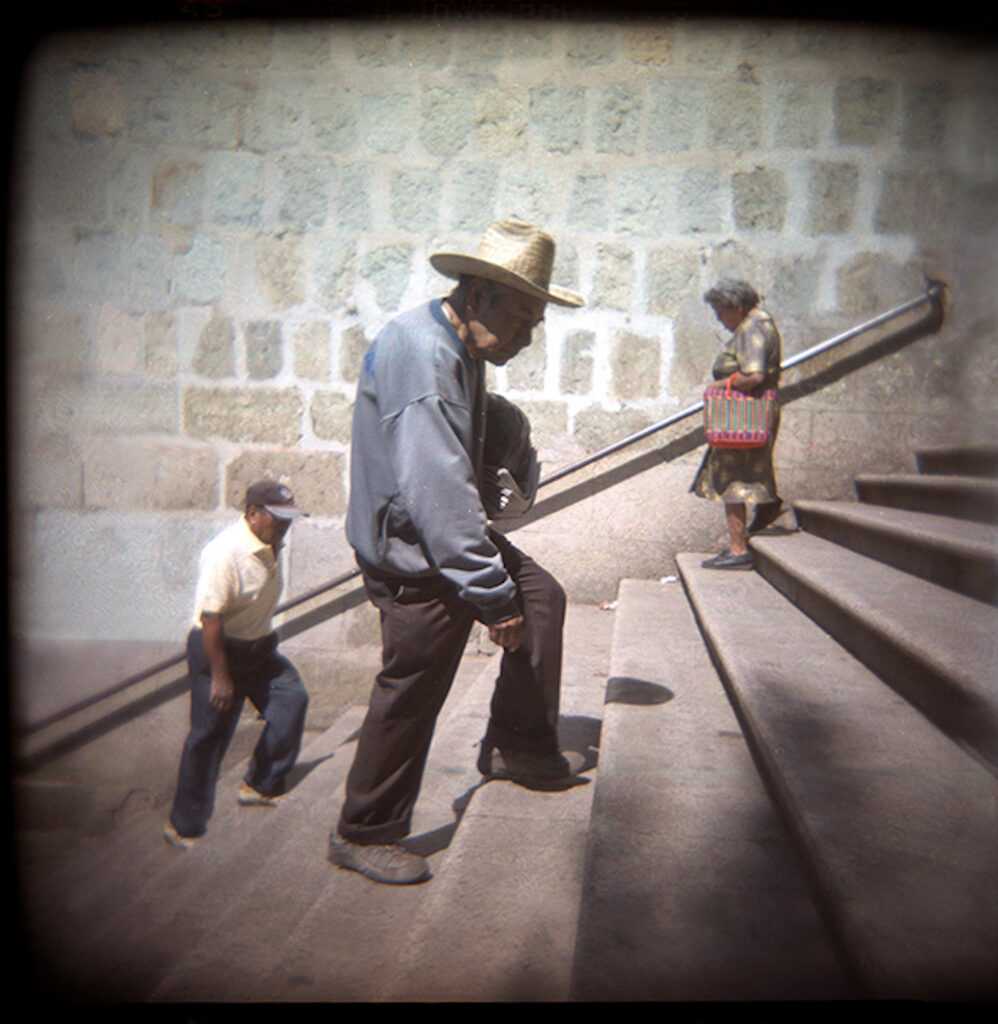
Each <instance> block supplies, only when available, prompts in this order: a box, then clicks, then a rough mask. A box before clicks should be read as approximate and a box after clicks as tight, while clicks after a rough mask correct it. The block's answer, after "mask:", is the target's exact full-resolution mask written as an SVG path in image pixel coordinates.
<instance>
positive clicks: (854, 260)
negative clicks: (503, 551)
mask: <svg viewBox="0 0 998 1024" xmlns="http://www.w3.org/2000/svg"><path fill="white" fill-rule="evenodd" d="M538 11H541V12H542V13H543V9H542V8H538ZM548 13H550V14H551V15H552V16H542V17H530V16H524V17H520V18H511V19H505V20H501V19H480V18H475V17H471V16H463V17H462V16H457V15H455V14H454V13H453V10H452V9H450V8H441V9H440V10H439V11H436V12H435V14H434V12H432V11H431V12H430V16H427V17H424V18H417V19H409V20H392V19H387V18H383V19H371V20H368V21H355V22H350V21H341V20H335V21H334V20H328V21H327V20H321V19H320V20H308V21H305V20H302V21H292V20H287V21H276V22H254V21H246V20H240V19H226V18H224V17H222V18H219V19H216V20H214V21H205V20H201V21H198V22H196V23H191V24H185V23H175V24H160V25H133V26H129V27H122V28H110V27H109V28H105V29H92V30H88V31H78V32H69V33H62V34H57V35H53V36H51V37H50V38H48V39H46V40H45V41H44V43H43V45H42V46H40V47H39V49H38V50H37V52H36V53H35V54H34V56H33V59H32V60H31V61H30V62H29V64H28V66H27V69H26V75H25V79H24V83H23V90H22V96H21V100H22V102H21V106H20V114H19V119H18V124H17V137H16V149H15V165H14V166H15V171H16V180H15V183H14V190H13V193H12V195H13V213H14V222H13V230H12V235H11V240H12V250H11V251H12V255H13V268H12V270H13V273H12V280H11V286H12V287H11V302H10V318H9V324H10V334H11V339H12V344H11V345H10V351H11V354H12V357H13V359H12V367H11V369H12V374H13V377H12V380H13V382H14V390H15V396H16V401H15V408H14V411H13V416H12V419H13V421H14V422H13V427H14V432H13V434H12V438H13V441H12V446H11V451H12V472H13V480H14V482H15V487H14V490H13V492H12V494H13V499H14V510H15V512H16V515H15V517H14V533H13V537H14V540H15V543H14V545H13V550H14V555H15V558H14V565H13V569H14V592H15V595H16V602H15V609H16V614H17V620H16V626H17V629H18V632H19V633H20V634H21V635H22V636H26V637H30V638H36V639H37V638H46V637H49V638H72V637H76V638H88V639H108V640H111V639H116V640H120V639H134V640H142V641H162V640H169V639H171V638H175V637H176V638H179V637H180V636H182V634H183V631H184V629H185V628H186V622H187V617H188V615H189V605H190V600H191V595H192V593H193V582H194V576H195V566H196V557H197V552H198V549H199V547H200V545H201V544H202V543H203V542H204V540H206V539H207V537H209V536H210V535H211V533H212V532H214V531H215V530H216V529H217V528H218V527H219V525H220V524H221V523H223V522H225V521H226V520H227V519H228V518H230V517H231V516H232V515H233V514H234V508H235V507H236V506H237V505H238V502H239V499H240V496H241V494H242V491H243V489H244V488H245V486H246V484H247V483H248V482H250V481H251V480H252V479H254V478H256V477H258V476H260V475H263V474H276V475H279V476H281V477H284V478H286V479H288V480H289V482H290V483H291V484H292V485H293V487H294V490H295V492H296V495H297V497H298V498H299V500H300V501H301V502H302V503H304V504H305V505H306V506H307V507H308V508H309V509H310V510H311V512H312V518H311V520H310V521H309V522H308V523H305V524H299V525H297V526H296V527H295V529H294V531H293V533H292V539H291V541H290V544H289V570H290V576H289V588H288V589H289V592H290V593H295V592H298V591H301V590H304V589H307V588H309V587H311V586H313V585H316V584H318V583H320V582H322V581H323V580H324V579H325V578H328V577H329V576H331V575H334V574H336V573H338V572H340V571H342V570H344V569H346V568H349V567H350V566H351V564H352V560H351V555H350V552H349V551H348V550H347V548H346V545H345V543H344V540H343V537H342V523H343V514H344V510H345V501H346V493H347V492H346V474H347V469H348V466H347V459H348V448H349V429H350V426H349V425H350V409H351V402H352V396H353V390H354V386H355V382H356V378H357V371H358V365H359V361H360V358H361V356H362V353H363V351H364V348H365V346H366V345H367V343H368V342H369V341H370V340H371V339H372V338H373V337H374V335H375V334H376V333H377V331H378V329H379V328H380V327H381V325H383V324H384V323H385V322H386V321H387V320H388V319H389V318H390V317H391V316H393V315H394V314H395V313H396V312H398V311H400V310H402V309H405V308H407V307H409V306H411V305H413V304H415V303H418V302H421V301H424V300H425V299H427V298H429V297H431V296H433V295H440V294H443V293H444V291H445V289H446V288H447V285H448V282H446V281H445V279H443V278H441V277H440V276H439V275H437V274H436V273H435V272H434V271H432V269H431V268H430V267H429V264H428V262H427V256H428V255H429V253H431V252H433V251H435V250H437V249H438V248H444V247H452V246H461V247H465V248H467V249H469V250H473V249H474V247H475V246H476V245H477V241H478V237H479V236H480V234H481V232H482V231H483V229H484V228H485V227H486V226H487V225H488V224H489V222H490V221H492V220H493V219H495V218H496V217H499V216H505V215H516V216H519V217H522V218H525V219H529V220H533V221H535V222H537V223H540V224H542V225H544V226H546V227H547V228H548V229H549V230H550V231H551V232H552V233H553V234H554V235H555V237H556V239H557V241H558V246H559V247H558V256H557V264H556V269H555V279H556V280H557V281H558V282H559V283H561V284H563V285H565V286H568V287H571V288H574V289H576V290H578V291H580V292H582V293H583V294H585V295H586V296H587V298H588V305H587V307H586V308H585V309H583V310H579V311H565V310H561V309H557V308H550V309H549V311H548V316H547V318H546V321H545V324H544V326H543V330H542V332H540V334H539V336H538V338H537V339H536V341H535V343H534V344H533V346H532V347H531V348H530V349H529V350H528V351H527V352H526V353H524V354H523V355H521V356H520V357H519V358H518V359H517V360H515V361H514V362H513V363H511V364H510V365H509V366H508V367H506V368H503V369H501V370H497V371H494V372H493V373H492V384H493V387H495V388H496V389H498V390H500V391H502V392H504V393H505V394H507V395H509V396H510V397H511V398H512V399H513V400H514V401H516V402H518V403H519V404H521V405H522V406H523V407H524V408H525V409H526V410H527V411H528V413H529V415H530V416H531V419H532V422H533V424H534V432H535V438H536V442H537V444H538V446H539V448H540V449H541V455H542V459H543V461H544V464H545V467H546V468H547V469H550V470H554V469H557V468H559V467H560V466H563V465H566V464H568V463H569V462H571V461H572V460H573V459H575V458H577V457H579V456H581V455H584V454H586V453H588V452H592V451H594V450H598V449H600V448H602V447H603V446H605V445H606V444H608V443H610V442H611V441H613V440H616V439H617V438H618V437H620V436H622V435H625V434H628V433H630V432H632V431H634V430H636V429H640V428H642V427H644V426H645V425H647V424H649V423H653V422H656V421H657V420H659V419H661V418H662V417H664V416H666V415H668V414H670V413H672V412H674V411H676V410H678V409H682V408H685V407H687V406H688V405H690V404H691V403H692V402H695V401H696V400H698V398H699V396H700V392H701V389H702V385H703V383H704V381H705V379H706V377H707V376H708V371H709V367H710V364H711V362H712V361H713V357H714V353H715V352H716V350H717V348H718V347H719V345H720V344H721V343H722V341H723V340H724V335H723V330H722V329H721V328H720V326H719V325H718V324H717V323H716V322H714V320H713V318H712V316H711V315H710V312H709V310H708V309H707V307H705V306H704V304H703V302H702V298H701V296H702V294H703V292H704V290H705V289H706V288H707V287H708V286H709V285H710V284H711V283H712V282H713V281H714V280H715V279H716V277H718V276H719V275H721V274H723V273H736V274H738V275H739V276H742V277H745V278H747V279H749V280H751V281H753V282H754V283H755V285H756V286H757V288H758V289H759V290H760V291H761V292H762V293H763V294H764V295H765V301H766V305H767V307H768V308H769V309H770V310H771V311H772V312H773V313H774V315H775V316H776V318H777V321H778V323H779V325H780V326H781V329H782V331H783V336H784V343H785V347H786V351H787V353H788V354H789V353H792V352H795V351H799V350H801V349H803V348H804V347H806V346H807V345H810V344H812V343H814V342H816V341H818V340H821V339H822V338H824V337H826V336H828V335H829V334H833V333H836V332H837V331H840V330H843V329H845V328H847V327H849V326H851V325H853V324H854V323H856V322H857V321H859V320H862V319H864V318H866V317H868V316H870V315H872V314H874V313H876V312H879V311H881V310H883V309H885V308H888V307H890V306H892V305H895V304H897V303H899V302H901V301H903V300H906V299H908V298H911V297H912V296H914V295H917V294H919V293H920V292H921V291H922V290H923V286H924V277H923V275H925V274H928V275H930V276H932V277H934V278H942V279H944V280H946V281H947V283H948V284H949V286H950V310H949V315H948V318H947V322H946V326H945V328H944V330H943V332H941V333H940V334H939V335H937V336H933V337H930V338H926V339H923V340H920V341H918V342H916V343H914V344H913V345H912V346H911V347H910V348H908V349H907V350H906V351H904V352H901V353H899V354H897V355H895V356H892V357H891V358H890V359H887V360H884V361H883V362H882V363H878V364H875V365H873V366H871V367H867V368H865V369H864V370H862V371H861V372H860V373H859V374H857V375H855V376H854V377H852V378H850V379H849V380H847V381H845V382H841V383H839V384H836V385H834V386H832V387H829V388H826V389H823V390H822V391H821V392H819V393H817V394H814V395H812V396H810V397H808V398H807V399H806V400H802V401H801V402H799V403H797V404H796V405H795V406H794V407H793V408H792V409H788V410H787V415H786V419H785V424H786V426H785V432H784V440H782V441H781V450H780V453H779V460H780V465H779V467H778V468H779V471H780V473H781V478H782V480H783V481H784V484H785V487H786V489H787V491H788V497H791V498H792V497H803V496H812V495H826V494H828V495H832V496H836V495H839V494H841V493H844V492H846V491H847V490H848V481H849V479H850V474H851V473H854V472H856V471H858V470H861V469H868V468H871V467H880V468H889V467H900V466H903V465H904V464H905V458H906V455H907V452H908V449H909V447H910V445H911V444H912V443H915V442H919V441H922V440H928V439H931V438H933V437H934V436H936V435H937V434H945V435H946V439H947V440H948V439H952V438H953V436H954V434H958V433H961V432H967V433H972V432H973V431H974V430H976V431H978V432H980V431H981V430H985V431H990V430H991V426H990V420H989V419H988V417H989V416H990V412H991V410H990V403H989V399H988V397H987V393H986V387H985V386H984V385H983V384H982V380H986V378H987V373H986V371H987V370H988V369H990V370H991V371H993V369H994V355H993V350H994V347H995V346H994V335H993V326H994V317H995V312H996V309H995V306H996V301H998V300H996V297H995V289H994V288H993V277H994V254H995V239H996V228H998V187H996V185H995V182H996V181H998V175H996V171H998V115H996V112H998V102H996V100H998V78H996V70H998V58H996V55H995V53H994V50H993V48H992V47H990V46H989V45H987V41H986V40H985V41H978V40H975V39H973V38H970V37H966V36H962V35H958V34H946V33H939V32H927V31H922V30H918V29H914V28H912V29H907V28H904V27H881V28H877V27H872V26H861V25H856V26H851V25H847V24H837V25H835V24H825V25H822V24H808V23H796V22H769V21H761V20H760V21H752V20H746V21H739V20H728V21H724V20H711V21H707V20H704V21H700V20H697V19H682V20H678V19H671V20H670V19H664V18H663V19H644V20H640V19H633V18H630V19H621V20H619V21H615V20H613V19H609V18H605V19H603V20H578V21H575V20H572V19H571V18H570V17H568V16H561V15H559V14H558V13H557V9H556V8H553V7H552V8H551V9H550V11H549V12H548ZM982 375H983V376H982ZM992 379H993V377H992ZM968 407H969V408H973V409H975V410H977V412H978V416H977V421H978V422H977V424H976V426H974V425H970V424H968V417H966V415H965V410H966V409H967V408H968ZM885 425H886V426H885ZM666 440H667V438H662V439H660V440H658V441H652V442H649V443H645V444H644V445H643V447H641V446H639V448H638V449H637V450H636V454H635V456H634V457H638V456H639V455H641V454H642V453H645V454H647V453H648V452H649V451H654V449H655V447H656V445H661V444H664V443H665V441H666ZM630 457H631V456H622V457H621V458H618V459H617V465H620V464H621V459H623V460H624V462H625V463H626V460H627V458H630ZM695 466H696V455H695V454H687V455H684V456H683V457H682V458H679V459H677V460H676V461H672V462H670V461H660V464H659V465H658V466H657V467H654V466H653V468H651V469H648V470H646V471H643V472H641V473H640V474H638V475H635V476H633V478H629V479H628V482H627V483H626V484H625V485H623V486H622V487H620V488H618V489H608V490H599V489H598V488H597V489H596V490H595V491H594V494H593V496H592V497H591V498H589V499H588V501H587V502H584V503H583V504H582V505H578V506H574V507H569V508H567V509H560V510H558V511H556V512H553V513H552V514H551V515H550V516H548V517H546V518H544V519H542V520H539V521H537V522H535V523H533V524H532V525H530V526H528V527H525V528H524V530H523V534H524V543H525V545H526V546H528V547H529V549H530V550H531V551H532V553H535V554H536V555H537V556H538V557H539V558H540V559H542V560H545V561H547V562H548V563H549V564H551V566H552V568H554V569H555V571H557V572H559V573H560V574H561V575H562V577H563V578H564V579H565V582H566V584H567V586H568V589H569V591H570V593H571V594H572V595H573V596H575V597H578V598H580V599H584V600H596V599H602V598H604V597H613V596H614V593H615V589H616V582H617V580H618V579H619V578H620V577H621V576H623V575H649V574H651V575H657V574H660V573H664V572H668V571H670V570H671V558H672V555H673V554H674V552H675V551H676V550H689V549H691V548H693V549H700V548H703V547H705V546H708V545H709V546H711V547H712V546H713V544H714V539H715V536H716V535H717V534H718V533H719V532H720V516H719V514H718V511H717V510H715V509H714V508H713V507H710V506H706V505H704V504H703V503H698V502H697V501H696V500H695V499H692V498H691V497H689V496H688V495H687V494H686V489H687V488H688V486H689V482H690V479H691V477H692V473H693V471H694V470H695ZM528 536H529V543H528ZM359 633H360V635H363V637H364V638H365V639H370V631H369V630H368V631H365V630H360V631H359Z"/></svg>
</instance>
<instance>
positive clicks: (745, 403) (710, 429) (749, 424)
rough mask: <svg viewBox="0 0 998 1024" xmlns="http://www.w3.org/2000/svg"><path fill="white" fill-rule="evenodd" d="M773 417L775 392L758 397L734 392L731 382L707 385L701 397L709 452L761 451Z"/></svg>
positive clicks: (767, 392) (771, 390)
mask: <svg viewBox="0 0 998 1024" xmlns="http://www.w3.org/2000/svg"><path fill="white" fill-rule="evenodd" d="M775 414H776V391H775V389H772V388H771V389H769V390H768V391H763V392H762V394H760V395H750V394H746V393H745V392H744V391H735V390H733V389H732V387H731V380H730V378H729V379H728V381H727V382H721V383H717V384H711V385H710V386H709V387H708V388H707V390H706V391H705V392H704V394H703V428H704V432H705V433H706V435H707V444H709V445H710V446H711V448H762V447H763V446H764V445H765V444H766V442H767V441H769V437H770V434H771V433H772V431H773V420H774V419H775Z"/></svg>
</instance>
